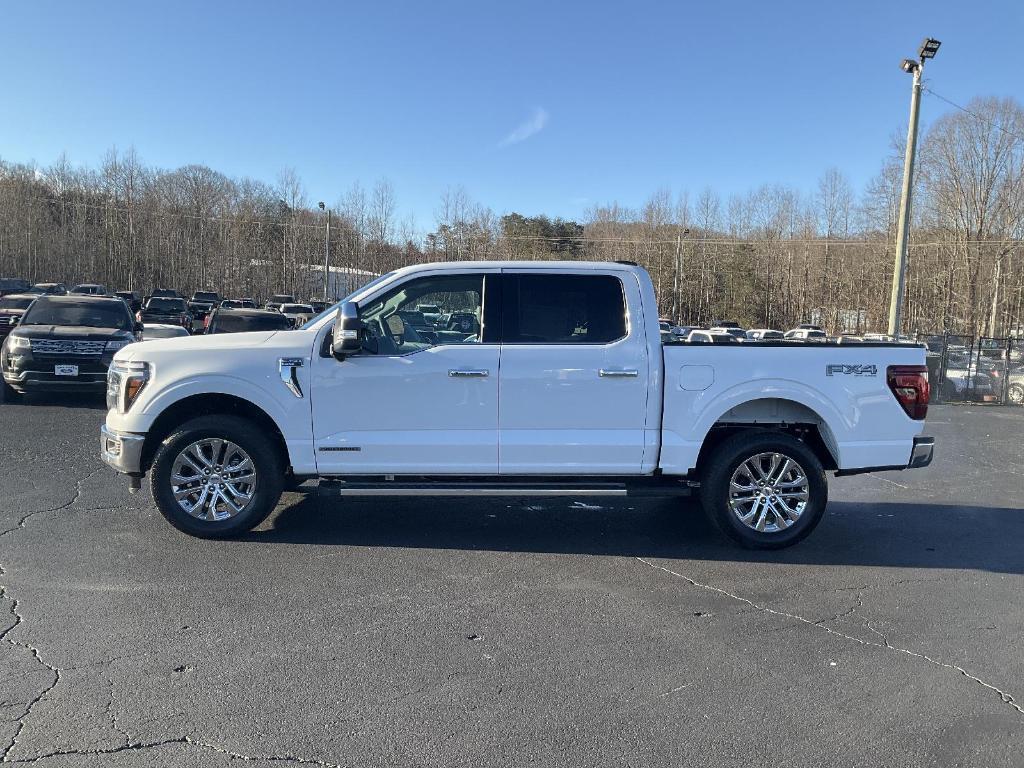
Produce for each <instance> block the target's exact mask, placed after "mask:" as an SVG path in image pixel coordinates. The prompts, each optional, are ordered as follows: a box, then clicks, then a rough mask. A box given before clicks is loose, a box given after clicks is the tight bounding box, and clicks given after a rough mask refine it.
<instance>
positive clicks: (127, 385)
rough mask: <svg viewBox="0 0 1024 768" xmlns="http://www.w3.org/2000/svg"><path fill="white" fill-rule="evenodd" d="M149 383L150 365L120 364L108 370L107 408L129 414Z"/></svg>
mask: <svg viewBox="0 0 1024 768" xmlns="http://www.w3.org/2000/svg"><path fill="white" fill-rule="evenodd" d="M148 381H149V363H143V362H127V363H126V362H119V361H116V360H115V361H114V363H113V364H112V365H111V366H110V368H109V369H108V370H107V408H108V409H112V410H115V411H117V412H118V413H127V412H128V409H129V408H131V407H132V403H134V402H135V400H136V398H138V396H139V393H140V392H141V391H142V390H143V389H144V388H145V386H146V384H147V382H148Z"/></svg>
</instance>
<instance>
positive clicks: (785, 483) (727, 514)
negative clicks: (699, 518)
mask: <svg viewBox="0 0 1024 768" xmlns="http://www.w3.org/2000/svg"><path fill="white" fill-rule="evenodd" d="M700 495H701V504H702V505H703V507H704V511H705V513H706V514H707V515H708V517H709V518H710V519H711V521H712V522H713V523H714V524H715V526H716V527H717V528H718V529H719V530H720V531H721V532H722V533H723V534H725V535H726V536H727V537H728V538H729V539H731V540H732V541H734V542H736V543H737V544H739V545H740V546H742V547H746V548H748V549H782V548H783V547H788V546H791V545H793V544H796V543H797V542H798V541H802V540H803V539H804V538H805V537H806V536H807V535H808V534H810V532H811V531H813V530H814V528H815V526H817V524H818V523H819V522H820V521H821V517H822V515H823V514H824V513H825V505H826V504H827V503H828V482H827V480H826V479H825V470H824V468H823V467H822V466H821V462H820V461H819V460H818V457H817V456H815V454H814V452H813V451H812V450H811V449H810V448H808V447H807V445H805V444H804V443H802V442H800V441H799V440H797V439H796V438H795V437H793V436H791V435H788V434H785V433H783V432H767V431H760V430H749V431H746V432H740V433H738V434H736V435H733V436H732V437H730V438H728V439H726V440H725V441H723V442H722V444H721V445H719V446H718V447H717V448H716V449H715V450H714V451H713V453H712V454H711V455H710V456H709V457H708V458H707V460H706V462H705V469H704V471H703V473H702V477H701V488H700Z"/></svg>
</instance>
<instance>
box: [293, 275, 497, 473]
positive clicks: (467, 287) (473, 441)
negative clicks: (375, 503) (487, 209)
mask: <svg viewBox="0 0 1024 768" xmlns="http://www.w3.org/2000/svg"><path fill="white" fill-rule="evenodd" d="M494 272H495V273H496V270H495V271H494ZM485 283H487V284H489V283H490V280H489V279H488V278H486V277H485V274H484V273H483V272H473V273H464V274H452V273H450V272H446V273H443V274H437V275H426V276H417V277H414V278H411V279H409V280H408V281H406V282H404V283H401V284H399V285H398V286H393V287H389V288H388V289H387V291H386V292H385V293H383V294H382V295H380V296H378V297H375V298H372V299H369V300H367V301H364V302H361V306H360V308H359V316H360V318H361V319H362V320H363V321H364V322H365V324H366V330H365V331H364V333H365V341H364V351H363V352H362V353H360V354H356V355H352V356H350V357H348V358H347V359H345V360H344V361H342V362H338V361H337V360H335V359H334V358H333V357H323V356H321V357H314V359H313V383H312V387H311V392H312V397H313V403H312V406H313V439H314V445H315V448H316V457H317V469H318V471H319V472H320V474H322V475H334V474H415V475H430V474H491V475H493V474H496V473H497V471H498V354H499V347H498V344H497V343H496V340H495V342H494V343H490V338H489V333H490V331H488V329H485V328H484V325H483V319H484V303H485V301H486V297H485ZM485 342H487V343H485Z"/></svg>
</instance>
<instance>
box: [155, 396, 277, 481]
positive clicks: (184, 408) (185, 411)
mask: <svg viewBox="0 0 1024 768" xmlns="http://www.w3.org/2000/svg"><path fill="white" fill-rule="evenodd" d="M215 414H217V415H221V414H222V415H226V416H238V417H240V418H243V419H246V420H248V421H251V422H253V423H254V424H256V425H258V426H259V427H260V429H261V431H262V432H263V433H264V434H266V435H267V436H269V437H270V440H271V444H272V445H273V446H274V450H275V452H276V453H277V455H278V458H279V459H280V460H281V466H282V467H284V468H285V469H286V471H287V470H288V469H289V468H290V466H291V460H290V458H289V454H288V445H287V443H286V442H285V439H284V434H283V433H282V432H281V429H280V427H278V425H277V422H275V421H274V419H273V418H271V417H270V415H269V414H268V413H267V412H266V411H264V410H263V409H262V408H260V407H259V406H258V405H256V404H255V403H252V402H250V401H249V400H245V399H244V398H241V397H237V396H236V395H229V394H226V393H223V392H204V393H202V394H197V395H189V396H188V397H183V398H182V399H181V400H176V401H175V402H173V403H171V404H170V405H169V406H167V408H165V409H164V410H163V411H162V412H161V413H160V415H159V416H157V417H156V420H155V421H154V422H153V424H152V426H150V428H149V429H148V430H147V431H146V442H145V443H144V444H143V447H142V471H143V472H148V471H149V470H150V468H151V467H152V465H153V457H154V456H155V455H156V451H157V448H159V447H160V444H161V443H162V442H163V441H164V439H165V438H166V437H167V436H168V435H169V434H171V433H172V432H173V431H174V429H175V428H176V427H178V426H180V425H181V424H182V423H184V422H186V421H189V420H190V419H194V418H196V417H201V416H212V415H215Z"/></svg>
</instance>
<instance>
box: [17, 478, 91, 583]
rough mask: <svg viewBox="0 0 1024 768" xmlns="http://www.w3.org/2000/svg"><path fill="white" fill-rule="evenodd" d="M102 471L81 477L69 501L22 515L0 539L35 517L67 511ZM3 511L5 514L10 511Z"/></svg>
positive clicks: (76, 482) (22, 526)
mask: <svg viewBox="0 0 1024 768" xmlns="http://www.w3.org/2000/svg"><path fill="white" fill-rule="evenodd" d="M104 469H106V466H104V465H102V464H101V465H100V466H98V467H96V468H95V469H94V470H93V471H92V472H90V473H89V474H87V475H86V476H85V477H83V478H82V479H81V480H76V481H75V492H74V493H73V494H72V496H71V500H70V501H66V502H64V503H63V504H58V505H57V506H55V507H48V508H47V509H35V510H32V511H31V512H26V513H25V514H24V515H22V517H21V519H20V520H18V522H17V524H16V525H15V526H14V527H13V528H7V529H6V530H3V531H0V537H3V536H6V535H7V534H9V533H14V532H15V531H17V530H20V529H22V528H24V527H25V523H26V522H28V521H29V520H30V519H31V518H33V517H35V516H36V515H45V514H47V513H49V512H60V511H61V510H62V509H67V508H68V507H71V506H73V505H74V503H75V502H76V501H78V500H79V499H80V498H81V497H82V487H83V486H84V485H85V483H86V482H87V481H89V480H91V479H92V478H93V477H95V476H96V475H97V474H99V473H100V472H101V471H102V470H104ZM4 511H5V512H6V511H10V510H4ZM3 574H4V570H3V567H2V566H0V576H3Z"/></svg>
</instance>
